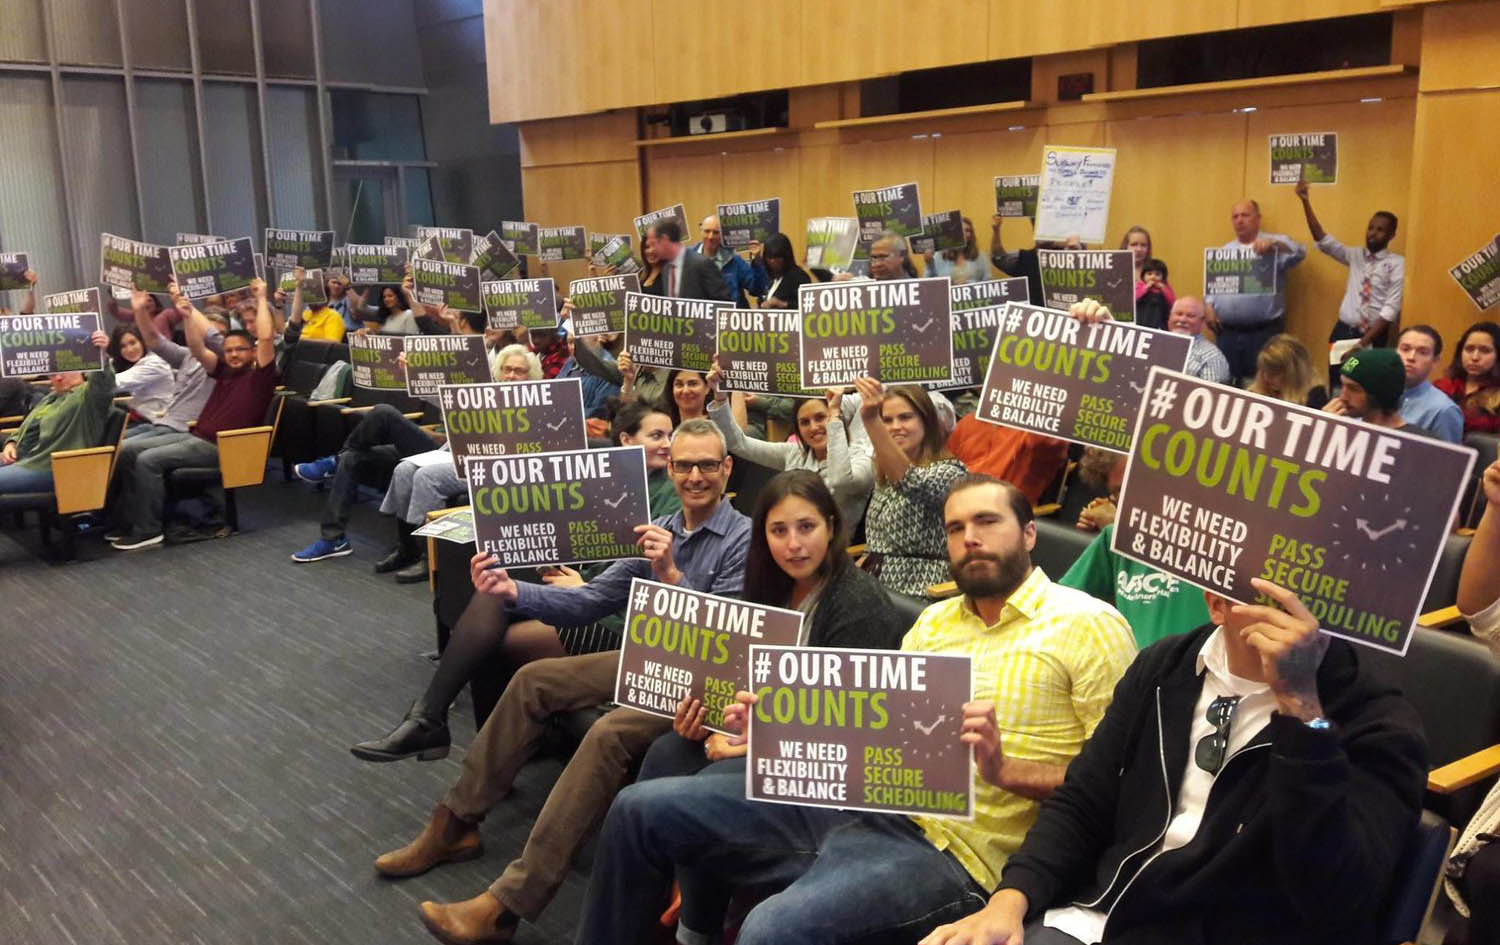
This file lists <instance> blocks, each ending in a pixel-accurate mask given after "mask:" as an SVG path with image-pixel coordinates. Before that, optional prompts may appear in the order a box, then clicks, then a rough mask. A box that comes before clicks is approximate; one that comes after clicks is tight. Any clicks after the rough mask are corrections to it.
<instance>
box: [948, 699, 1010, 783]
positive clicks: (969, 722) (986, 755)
mask: <svg viewBox="0 0 1500 945" xmlns="http://www.w3.org/2000/svg"><path fill="white" fill-rule="evenodd" d="M963 712H964V724H963V727H962V728H961V729H960V730H959V731H960V732H961V734H960V735H959V736H958V740H959V741H961V742H963V743H964V744H965V745H972V746H973V747H974V766H975V767H976V768H978V769H979V776H980V777H981V778H984V779H985V780H986V781H988V782H989V783H990V784H993V785H995V786H996V787H1000V786H1002V785H1001V778H1000V774H1001V771H1002V769H1003V768H1004V767H1005V750H1004V749H1003V748H1002V747H1001V745H1000V726H999V724H998V723H997V722H996V721H995V703H994V702H992V701H990V700H989V699H980V700H978V701H975V702H965V703H964V709H963Z"/></svg>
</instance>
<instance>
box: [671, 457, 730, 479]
mask: <svg viewBox="0 0 1500 945" xmlns="http://www.w3.org/2000/svg"><path fill="white" fill-rule="evenodd" d="M722 465H724V461H723V460H722V459H700V460H698V461H697V462H694V461H693V460H690V459H674V460H672V471H673V472H674V473H676V474H677V475H679V476H691V475H692V474H693V470H695V469H696V470H698V471H699V472H701V473H703V475H705V476H711V475H713V474H714V473H716V472H718V471H719V467H720V466H722Z"/></svg>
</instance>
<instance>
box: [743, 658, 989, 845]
mask: <svg viewBox="0 0 1500 945" xmlns="http://www.w3.org/2000/svg"><path fill="white" fill-rule="evenodd" d="M750 667H751V669H750V676H751V680H752V682H753V685H754V691H755V694H756V695H757V696H759V697H760V701H759V702H757V703H756V705H755V707H754V708H753V709H752V710H751V712H750V754H749V758H748V761H747V764H746V769H745V796H746V797H748V798H750V799H751V800H757V801H769V802H771V803H776V804H804V805H807V806H810V807H836V808H841V809H843V810H864V811H879V812H886V813H896V814H917V815H923V816H929V817H950V818H955V819H962V820H968V819H971V818H972V817H973V816H974V813H973V812H974V776H973V772H972V770H971V767H970V755H971V753H970V750H969V746H968V745H965V744H964V743H963V742H961V741H959V735H960V733H961V731H962V727H963V705H964V703H965V702H968V701H969V699H970V698H971V696H972V693H973V688H974V686H973V667H972V665H971V662H970V659H969V657H967V656H947V655H938V654H933V653H911V652H904V651H891V650H835V649H828V650H825V649H799V648H790V647H784V646H761V645H752V646H751V647H750Z"/></svg>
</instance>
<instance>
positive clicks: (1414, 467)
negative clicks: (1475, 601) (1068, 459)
mask: <svg viewBox="0 0 1500 945" xmlns="http://www.w3.org/2000/svg"><path fill="white" fill-rule="evenodd" d="M1473 465H1474V452H1473V450H1469V449H1465V448H1463V447H1460V446H1456V445H1454V444H1450V443H1446V442H1443V441H1441V440H1436V439H1431V438H1429V437H1424V436H1417V435H1416V434H1412V433H1405V432H1401V431H1397V430H1390V429H1385V428H1382V427H1377V426H1373V425H1371V424H1368V423H1364V422H1362V421H1358V420H1354V419H1353V418H1349V417H1340V416H1335V415H1333V414H1329V413H1324V412H1322V411H1319V410H1311V409H1309V408H1307V407H1303V406H1301V405H1298V404H1291V403H1288V402H1286V401H1282V400H1276V399H1274V398H1271V397H1263V396H1261V395H1259V394H1251V393H1248V392H1246V391H1242V390H1238V389H1236V388H1233V387H1226V386H1224V385H1221V384H1214V383H1212V382H1210V381H1202V380H1199V379H1197V378H1194V377H1190V376H1188V375H1186V374H1180V373H1177V372H1174V371H1167V370H1163V369H1161V368H1155V369H1153V370H1152V371H1151V374H1150V376H1149V377H1148V379H1147V383H1146V390H1145V395H1144V397H1143V398H1142V400H1141V407H1140V410H1139V411H1138V412H1137V414H1136V418H1135V447H1134V449H1133V450H1132V451H1131V455H1130V463H1129V465H1128V466H1127V467H1126V472H1125V483H1124V486H1123V488H1122V491H1121V494H1120V500H1119V512H1118V514H1117V516H1116V519H1115V532H1114V550H1115V551H1116V552H1117V553H1118V554H1122V555H1125V556H1126V557H1129V558H1134V559H1135V560H1137V561H1142V562H1145V563H1147V564H1149V565H1150V566H1151V567H1153V568H1156V569H1158V570H1161V571H1163V572H1165V573H1167V574H1170V575H1173V576H1175V577H1179V578H1182V579H1183V580H1185V581H1187V582H1188V583H1190V584H1196V585H1197V586H1199V587H1202V588H1204V589H1206V590H1209V591H1213V592H1214V593H1215V594H1222V595H1223V596H1225V597H1228V598H1230V599H1231V600H1236V601H1239V602H1241V603H1246V604H1252V603H1264V601H1262V600H1260V599H1259V597H1260V595H1259V593H1258V592H1257V591H1256V590H1255V589H1254V588H1253V587H1251V585H1250V579H1251V578H1254V577H1262V578H1265V579H1266V580H1269V581H1272V582H1273V583H1276V584H1280V585H1281V586H1283V587H1285V588H1287V589H1289V590H1291V591H1293V592H1294V593H1296V594H1297V595H1298V596H1299V597H1301V598H1302V600H1303V602H1304V603H1305V604H1306V605H1307V607H1308V609H1309V610H1310V611H1311V612H1312V615H1313V616H1314V617H1316V618H1317V619H1318V624H1319V626H1320V627H1322V629H1323V630H1324V631H1325V632H1327V633H1331V634H1333V635H1334V636H1339V637H1343V638H1344V639H1347V640H1350V641H1352V642H1354V643H1361V644H1364V645H1366V646H1372V647H1375V648H1377V649H1381V650H1387V651H1389V652H1392V653H1399V654H1404V653H1405V652H1406V648H1407V646H1408V645H1409V644H1410V643H1411V632H1412V627H1413V626H1414V625H1415V623H1416V619H1417V614H1418V613H1419V611H1420V610H1421V607H1422V601H1423V598H1425V597H1426V596H1427V588H1428V586H1429V584H1431V582H1432V574H1433V572H1434V571H1435V570H1436V568H1437V562H1438V558H1439V556H1440V555H1441V554H1442V550H1443V546H1444V543H1445V542H1446V541H1447V538H1448V525H1449V523H1450V522H1452V521H1453V517H1454V514H1455V513H1456V512H1457V509H1458V502H1459V499H1460V497H1461V496H1462V494H1463V489H1464V485H1465V483H1467V481H1468V479H1469V473H1470V471H1471V470H1472V468H1473Z"/></svg>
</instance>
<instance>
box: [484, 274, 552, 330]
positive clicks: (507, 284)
mask: <svg viewBox="0 0 1500 945" xmlns="http://www.w3.org/2000/svg"><path fill="white" fill-rule="evenodd" d="M481 288H482V289H483V292H484V314H485V319H486V325H485V327H487V328H492V329H498V328H530V329H539V328H556V327H557V289H556V287H555V286H554V285H553V283H552V280H551V279H503V280H501V281H499V282H485V283H483V284H482V286H481Z"/></svg>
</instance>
